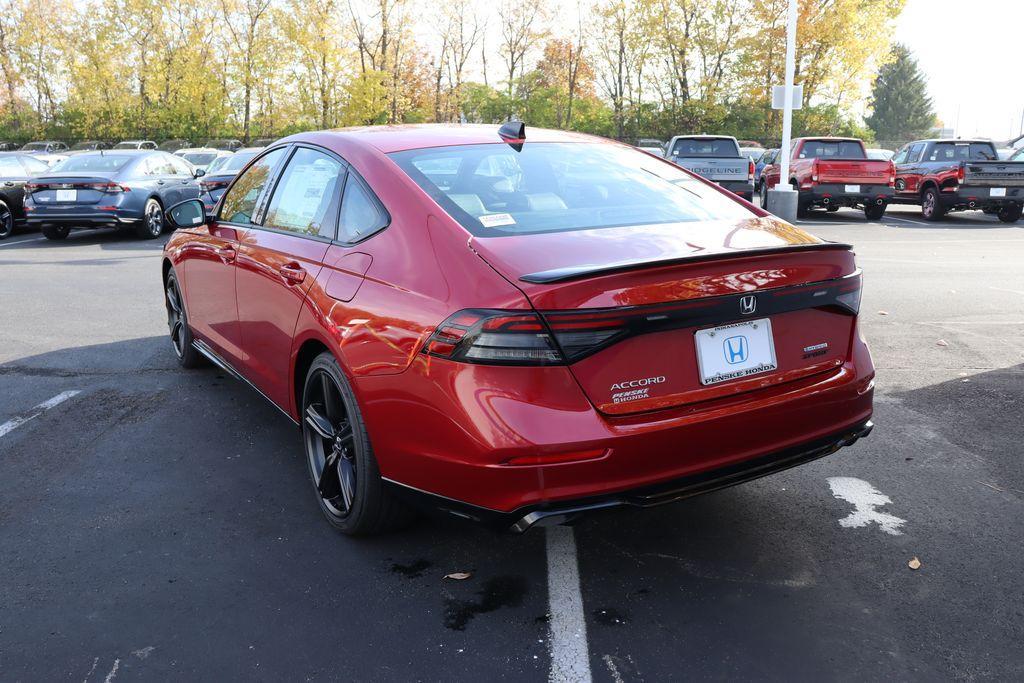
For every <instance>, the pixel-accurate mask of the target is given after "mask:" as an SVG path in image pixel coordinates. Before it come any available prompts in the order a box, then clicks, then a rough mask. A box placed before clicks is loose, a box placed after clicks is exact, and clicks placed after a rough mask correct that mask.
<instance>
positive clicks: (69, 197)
mask: <svg viewBox="0 0 1024 683" xmlns="http://www.w3.org/2000/svg"><path fill="white" fill-rule="evenodd" d="M57 201H58V202H74V201H78V190H57Z"/></svg>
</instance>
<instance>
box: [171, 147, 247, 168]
mask: <svg viewBox="0 0 1024 683" xmlns="http://www.w3.org/2000/svg"><path fill="white" fill-rule="evenodd" d="M174 154H175V156H179V157H181V158H182V159H184V160H185V161H187V162H188V163H190V164H192V165H193V166H194V167H195V168H196V170H201V171H203V172H204V173H205V172H206V167H207V166H209V165H210V164H211V163H213V160H214V159H217V158H219V157H229V156H231V155H232V154H234V152H228V151H226V150H223V149H214V148H213V147H186V148H185V149H179V150H178V151H177V152H175V153H174Z"/></svg>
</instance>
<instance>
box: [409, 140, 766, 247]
mask: <svg viewBox="0 0 1024 683" xmlns="http://www.w3.org/2000/svg"><path fill="white" fill-rule="evenodd" d="M389 156H390V157H391V159H393V160H394V161H395V163H396V164H398V166H399V167H400V168H401V169H402V170H403V171H405V173H406V174H408V175H409V176H410V177H411V178H412V179H413V180H414V181H415V182H416V183H417V184H418V185H419V186H420V187H421V188H422V189H423V190H424V191H425V192H426V193H427V194H429V195H430V196H431V197H432V198H433V199H434V200H435V201H436V202H437V203H438V204H439V205H440V206H441V207H442V208H443V209H444V210H445V211H446V212H447V213H448V214H449V215H450V216H452V217H453V218H454V219H455V220H457V221H458V222H459V223H460V224H462V226H463V227H465V228H466V230H468V231H469V232H471V233H472V234H474V235H477V236H479V237H494V236H500V235H516V234H528V233H539V232H562V231H568V230H588V229H597V228H610V227H619V226H628V225H652V224H667V223H690V222H694V221H710V220H730V221H734V220H742V219H744V218H752V217H753V215H754V214H752V213H751V212H750V211H749V210H748V209H746V208H744V207H743V206H742V205H741V204H739V203H738V202H735V201H733V200H731V199H729V198H728V197H727V196H725V195H723V194H722V193H721V192H718V191H717V190H715V189H714V188H712V187H708V186H707V185H705V184H704V183H702V182H701V181H699V180H696V179H695V178H693V177H692V176H691V175H689V174H688V173H686V172H685V171H683V170H682V169H681V168H679V167H677V166H675V165H674V164H671V163H669V162H667V161H664V160H661V159H657V158H655V157H652V156H651V155H649V154H645V153H644V152H641V151H639V150H636V149H631V148H627V147H621V146H619V145H613V144H606V143H547V142H537V143H530V142H527V143H525V144H524V145H523V146H522V148H521V149H520V150H519V151H516V150H515V149H514V148H513V147H511V146H509V145H506V144H502V143H493V144H478V145H458V146H452V147H432V148H427V149H413V150H407V151H403V152H394V153H392V154H390V155H389Z"/></svg>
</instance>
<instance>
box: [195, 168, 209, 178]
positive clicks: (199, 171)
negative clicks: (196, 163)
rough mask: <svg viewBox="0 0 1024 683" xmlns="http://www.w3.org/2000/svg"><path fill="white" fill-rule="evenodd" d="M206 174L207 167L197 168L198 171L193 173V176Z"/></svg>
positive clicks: (199, 176)
mask: <svg viewBox="0 0 1024 683" xmlns="http://www.w3.org/2000/svg"><path fill="white" fill-rule="evenodd" d="M204 175H206V169H205V168H197V169H196V172H195V173H193V174H192V177H193V178H202V177H203V176H204Z"/></svg>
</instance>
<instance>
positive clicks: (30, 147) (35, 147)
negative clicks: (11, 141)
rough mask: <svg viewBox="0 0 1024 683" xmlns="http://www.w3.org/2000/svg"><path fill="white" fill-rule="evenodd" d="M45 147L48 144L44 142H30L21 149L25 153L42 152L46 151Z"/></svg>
mask: <svg viewBox="0 0 1024 683" xmlns="http://www.w3.org/2000/svg"><path fill="white" fill-rule="evenodd" d="M47 146H48V143H46V142H30V143H28V144H27V145H25V146H24V147H22V149H23V150H25V151H26V152H42V151H45V150H46V148H47Z"/></svg>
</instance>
